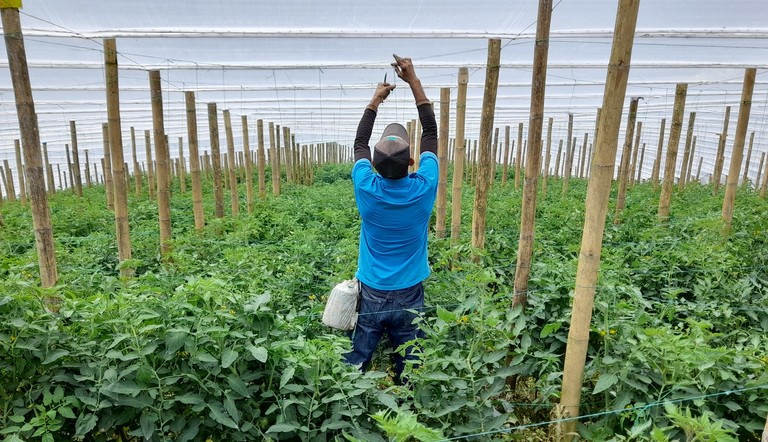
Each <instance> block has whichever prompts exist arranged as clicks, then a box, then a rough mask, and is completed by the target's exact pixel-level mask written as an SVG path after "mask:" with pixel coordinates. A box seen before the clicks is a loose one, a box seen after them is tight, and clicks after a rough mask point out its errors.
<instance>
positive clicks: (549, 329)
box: [539, 322, 562, 339]
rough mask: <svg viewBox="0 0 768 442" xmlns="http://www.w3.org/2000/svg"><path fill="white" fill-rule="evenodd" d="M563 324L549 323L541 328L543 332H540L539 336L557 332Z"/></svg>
mask: <svg viewBox="0 0 768 442" xmlns="http://www.w3.org/2000/svg"><path fill="white" fill-rule="evenodd" d="M561 326H562V324H561V323H559V322H550V323H549V324H547V325H545V326H544V327H543V328H542V329H541V333H540V334H539V338H542V339H543V338H546V337H547V336H549V335H551V334H552V333H555V332H556V331H558V330H560V327H561Z"/></svg>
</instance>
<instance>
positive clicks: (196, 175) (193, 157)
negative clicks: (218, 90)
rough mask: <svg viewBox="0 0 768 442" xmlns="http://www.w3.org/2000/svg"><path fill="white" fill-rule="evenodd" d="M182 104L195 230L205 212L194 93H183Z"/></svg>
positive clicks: (198, 228)
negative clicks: (185, 121) (184, 109)
mask: <svg viewBox="0 0 768 442" xmlns="http://www.w3.org/2000/svg"><path fill="white" fill-rule="evenodd" d="M184 102H185V105H186V111H187V140H189V169H190V175H191V178H192V212H193V214H194V216H195V229H196V230H201V229H202V228H203V227H205V210H204V209H203V181H202V178H201V177H200V152H199V148H198V140H197V106H196V105H195V93H194V92H192V91H186V92H184Z"/></svg>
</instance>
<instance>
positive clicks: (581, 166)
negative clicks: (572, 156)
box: [579, 132, 589, 178]
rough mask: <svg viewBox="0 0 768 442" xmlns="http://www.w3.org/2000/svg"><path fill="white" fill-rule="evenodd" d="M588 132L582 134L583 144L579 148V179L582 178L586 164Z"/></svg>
mask: <svg viewBox="0 0 768 442" xmlns="http://www.w3.org/2000/svg"><path fill="white" fill-rule="evenodd" d="M588 142H589V132H584V144H583V145H582V146H581V152H579V155H580V156H581V159H580V160H579V178H584V163H586V162H587V145H588V144H589V143H588Z"/></svg>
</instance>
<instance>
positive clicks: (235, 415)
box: [224, 395, 240, 422]
mask: <svg viewBox="0 0 768 442" xmlns="http://www.w3.org/2000/svg"><path fill="white" fill-rule="evenodd" d="M224 409H225V410H227V413H229V415H230V416H231V417H232V420H233V421H235V422H240V413H239V412H238V411H237V405H235V401H234V400H232V398H231V397H229V395H227V397H225V398H224Z"/></svg>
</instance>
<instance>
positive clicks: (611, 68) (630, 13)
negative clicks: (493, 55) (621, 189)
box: [560, 0, 640, 440]
mask: <svg viewBox="0 0 768 442" xmlns="http://www.w3.org/2000/svg"><path fill="white" fill-rule="evenodd" d="M639 5H640V2H639V0H620V1H619V7H618V11H617V13H616V27H615V30H614V33H613V45H612V48H611V56H610V61H609V63H608V74H607V78H606V81H605V93H604V94H603V106H602V108H603V110H604V111H603V112H602V114H601V118H600V135H599V137H598V138H597V139H596V140H595V142H596V143H597V144H596V145H595V158H594V161H593V162H592V173H591V176H590V179H589V186H588V188H587V200H586V211H585V214H584V230H583V233H582V239H581V250H580V252H579V264H578V268H577V270H576V285H575V287H574V296H573V308H572V310H571V325H570V329H569V330H568V344H567V347H566V353H565V366H564V368H563V388H562V394H561V399H560V405H561V407H562V409H563V412H564V415H565V417H571V418H575V417H578V416H579V403H580V398H581V385H582V379H583V374H584V362H585V361H586V357H587V346H588V345H589V329H590V323H591V320H592V307H593V305H594V299H595V286H596V285H597V274H598V270H599V269H600V252H601V251H602V242H603V231H604V229H605V217H606V214H607V211H608V199H609V197H610V191H611V180H612V179H613V170H614V167H615V162H616V148H617V139H618V135H619V125H620V120H621V108H622V105H623V103H624V95H625V93H626V89H627V78H628V77H629V68H630V60H631V58H632V39H633V37H634V35H635V25H636V23H637V11H638V7H639ZM577 423H578V421H577V420H575V419H573V420H568V421H565V422H563V424H562V432H561V434H566V435H568V436H566V440H572V436H570V435H569V434H572V433H574V432H575V431H576V424H577Z"/></svg>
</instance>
